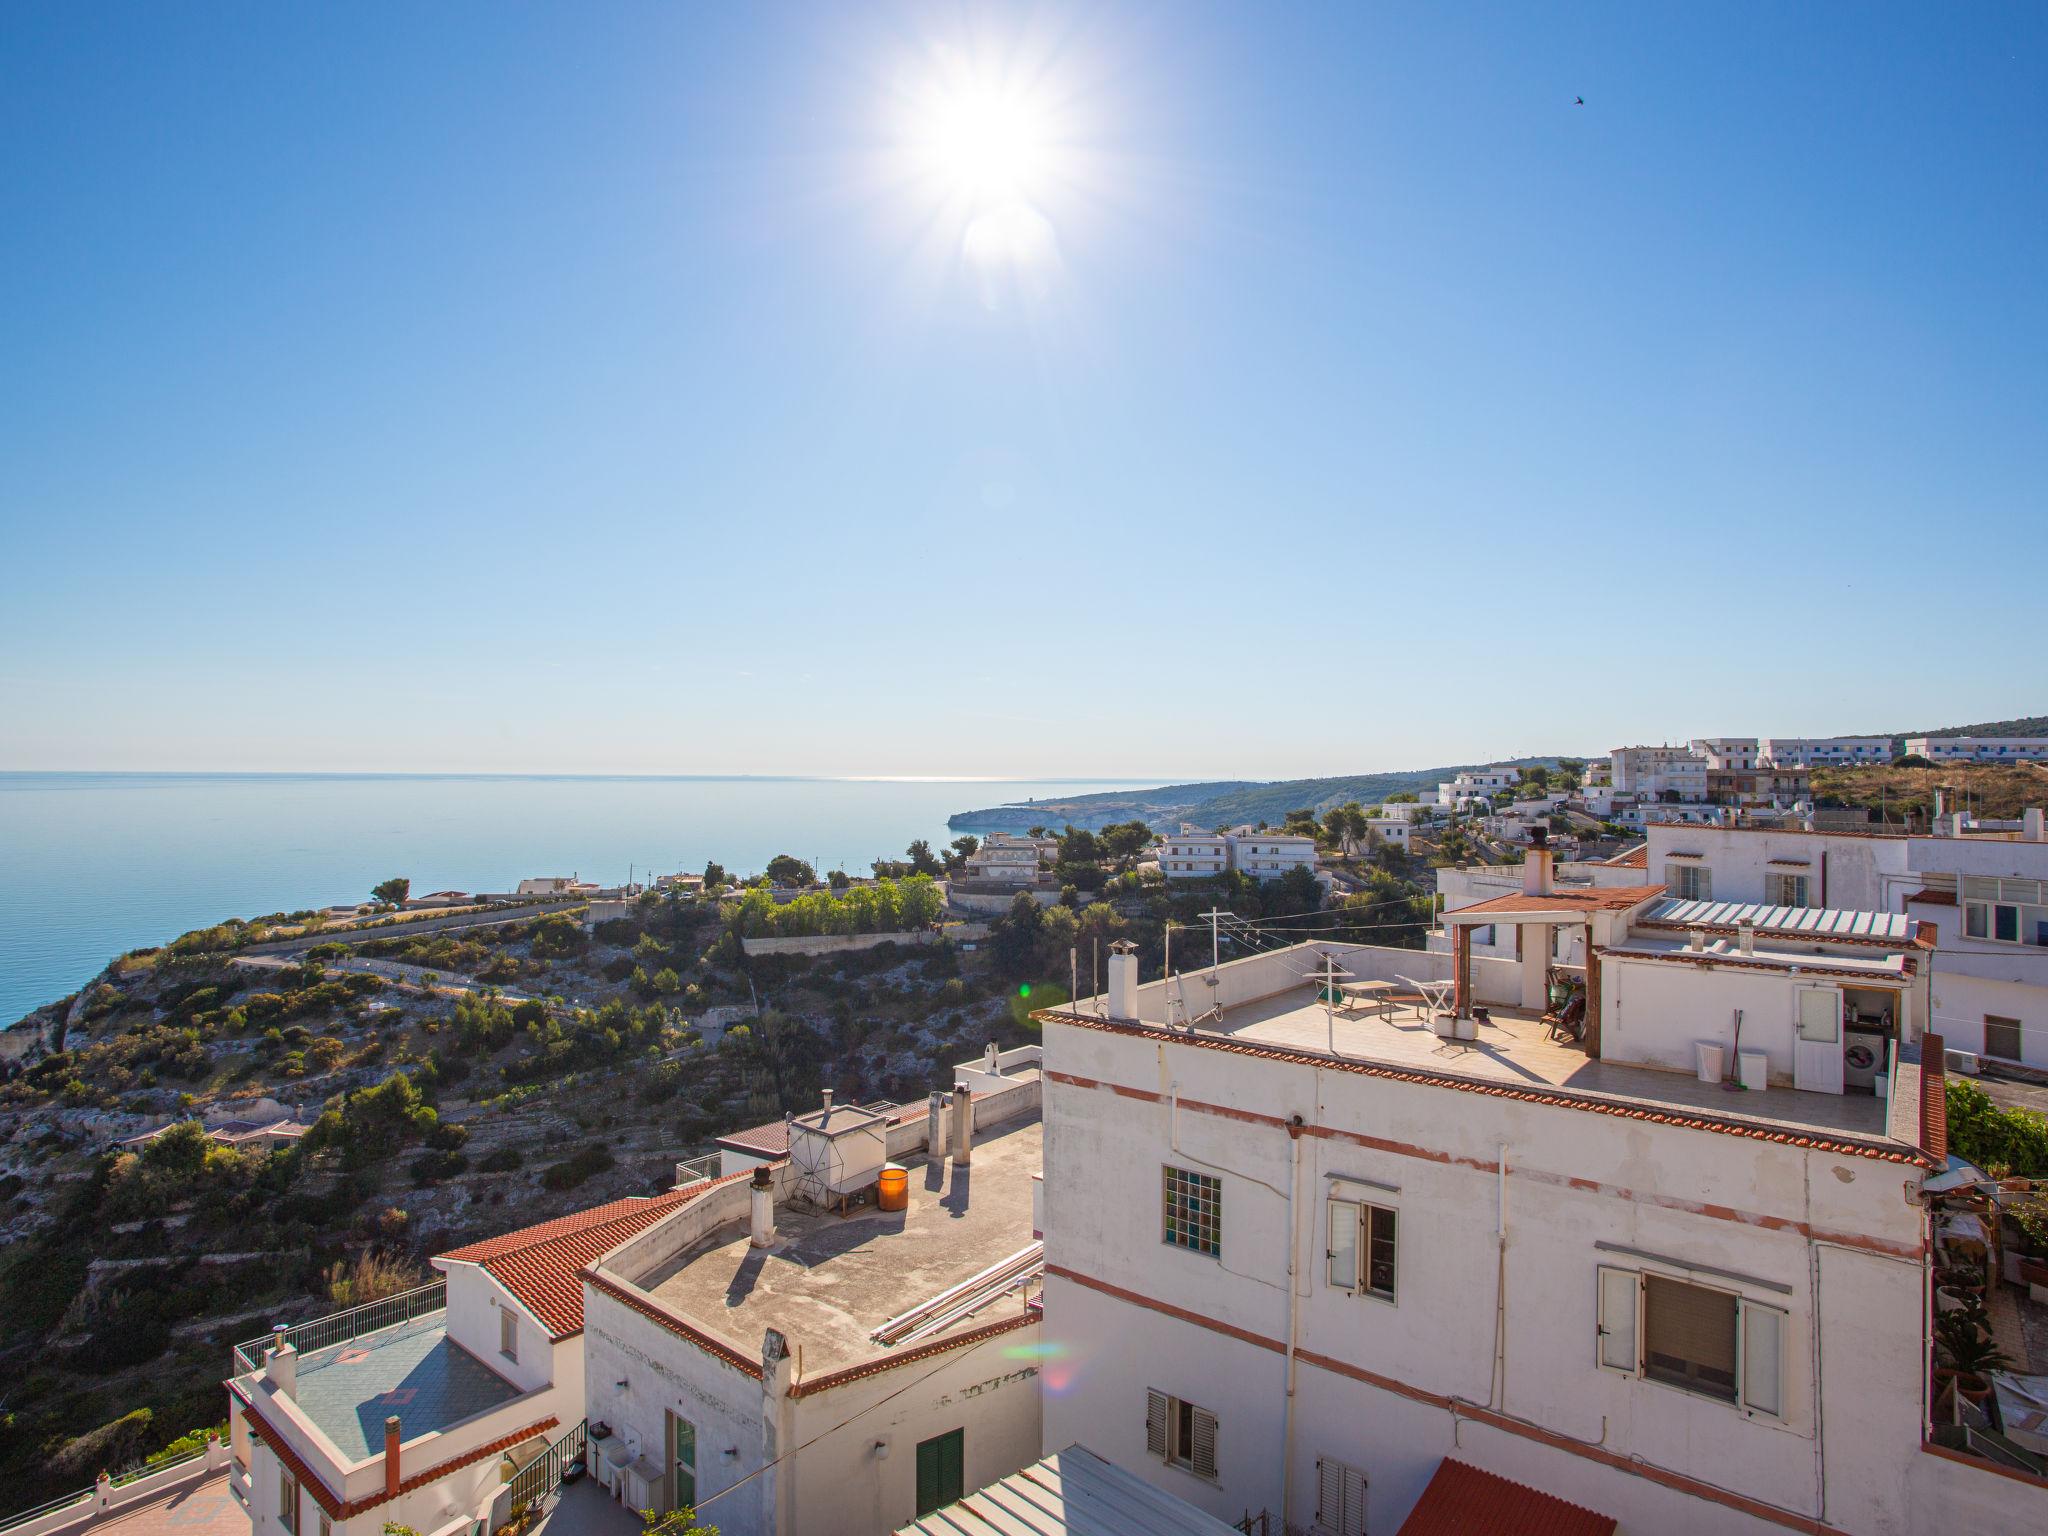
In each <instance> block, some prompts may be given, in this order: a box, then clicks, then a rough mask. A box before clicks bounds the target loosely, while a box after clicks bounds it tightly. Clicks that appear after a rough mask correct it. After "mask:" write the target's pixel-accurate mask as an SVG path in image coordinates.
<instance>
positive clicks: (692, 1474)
mask: <svg viewBox="0 0 2048 1536" xmlns="http://www.w3.org/2000/svg"><path fill="white" fill-rule="evenodd" d="M668 1465H669V1480H670V1481H669V1508H671V1509H694V1508H696V1507H697V1426H696V1425H694V1424H692V1423H691V1422H690V1421H689V1420H688V1419H685V1418H679V1417H677V1416H676V1414H675V1413H674V1412H673V1411H671V1412H670V1413H669V1416H668Z"/></svg>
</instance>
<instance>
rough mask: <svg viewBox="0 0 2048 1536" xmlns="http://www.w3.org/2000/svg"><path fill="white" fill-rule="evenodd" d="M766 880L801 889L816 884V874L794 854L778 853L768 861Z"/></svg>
mask: <svg viewBox="0 0 2048 1536" xmlns="http://www.w3.org/2000/svg"><path fill="white" fill-rule="evenodd" d="M768 878H769V879H770V880H772V881H773V882H774V883H775V884H777V885H793V886H797V887H803V886H807V885H816V884H817V883H818V872H817V871H816V870H815V869H813V868H811V866H810V865H808V864H806V863H805V862H804V861H803V860H802V859H800V858H798V857H796V855H795V854H790V853H778V854H777V855H775V857H774V858H772V859H770V860H769V861H768Z"/></svg>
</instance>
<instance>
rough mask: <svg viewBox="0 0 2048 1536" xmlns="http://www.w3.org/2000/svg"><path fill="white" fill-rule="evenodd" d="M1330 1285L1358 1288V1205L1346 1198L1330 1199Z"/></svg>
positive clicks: (1340, 1287)
mask: <svg viewBox="0 0 2048 1536" xmlns="http://www.w3.org/2000/svg"><path fill="white" fill-rule="evenodd" d="M1328 1255H1329V1261H1330V1285H1331V1286H1332V1287H1333V1288H1334V1289H1336V1290H1340V1291H1355V1290H1357V1289H1358V1207H1357V1206H1356V1205H1355V1204H1354V1203H1352V1202H1351V1201H1349V1200H1332V1201H1331V1202H1330V1246H1329V1249H1328Z"/></svg>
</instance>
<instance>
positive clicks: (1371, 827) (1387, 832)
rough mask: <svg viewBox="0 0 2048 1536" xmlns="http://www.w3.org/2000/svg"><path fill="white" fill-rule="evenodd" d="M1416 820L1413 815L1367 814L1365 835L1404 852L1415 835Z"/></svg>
mask: <svg viewBox="0 0 2048 1536" xmlns="http://www.w3.org/2000/svg"><path fill="white" fill-rule="evenodd" d="M1396 809H1400V807H1396ZM1416 820H1417V818H1415V817H1413V816H1368V817H1367V818H1366V819H1365V830H1366V836H1367V838H1368V839H1369V840H1370V839H1375V838H1376V839H1378V840H1379V841H1380V842H1382V843H1388V844H1391V845H1392V846H1394V847H1396V848H1399V849H1400V850H1401V851H1402V852H1403V853H1406V852H1407V851H1408V847H1409V843H1410V841H1411V839H1413V837H1414V836H1415V823H1416Z"/></svg>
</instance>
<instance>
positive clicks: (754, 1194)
mask: <svg viewBox="0 0 2048 1536" xmlns="http://www.w3.org/2000/svg"><path fill="white" fill-rule="evenodd" d="M747 1241H748V1242H749V1243H750V1244H751V1245H752V1246H754V1247H756V1248H768V1247H772V1246H773V1245H774V1242H775V1174H774V1172H773V1171H772V1170H771V1169H770V1168H769V1166H768V1165H767V1164H766V1163H762V1164H761V1165H760V1166H759V1167H757V1168H756V1169H755V1170H754V1177H753V1180H752V1182H750V1183H749V1184H748V1186H747Z"/></svg>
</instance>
